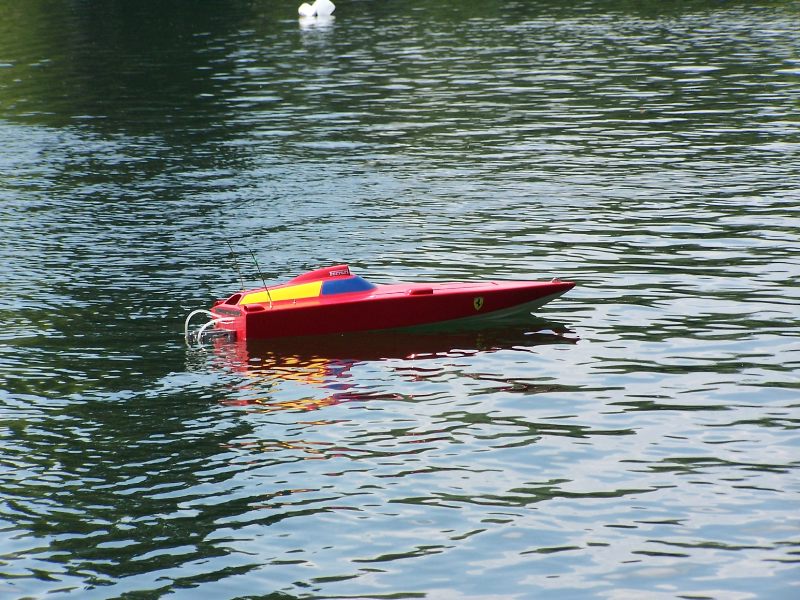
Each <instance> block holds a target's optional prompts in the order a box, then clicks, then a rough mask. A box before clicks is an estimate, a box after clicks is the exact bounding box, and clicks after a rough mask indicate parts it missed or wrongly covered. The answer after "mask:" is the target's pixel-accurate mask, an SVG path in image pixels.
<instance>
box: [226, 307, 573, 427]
mask: <svg viewBox="0 0 800 600" xmlns="http://www.w3.org/2000/svg"><path fill="white" fill-rule="evenodd" d="M571 333H572V332H571V331H570V330H569V329H567V328H566V327H565V326H564V325H563V324H560V323H555V322H552V321H545V320H542V319H538V318H537V319H532V318H528V319H525V320H524V322H523V323H520V321H519V320H517V321H516V323H513V322H512V323H507V324H495V325H493V326H491V327H486V326H484V327H479V328H468V327H467V328H461V329H459V330H456V331H452V330H448V331H442V330H436V329H426V330H418V331H410V330H406V331H376V332H367V333H358V334H345V335H329V336H321V337H298V338H288V339H274V340H252V341H239V342H225V341H222V340H217V341H215V342H214V346H213V348H214V358H213V361H214V363H215V365H216V366H217V367H220V368H223V369H225V370H227V371H230V372H234V373H239V374H242V375H244V379H243V380H242V382H241V384H240V386H237V387H238V389H237V391H236V394H235V397H232V398H228V399H227V400H225V401H224V402H225V404H227V405H231V406H242V407H245V406H249V407H251V408H253V409H256V410H259V411H265V412H273V411H313V410H317V409H320V408H322V407H325V406H330V405H334V404H339V403H342V402H352V401H362V402H364V401H370V400H378V399H399V398H400V396H399V395H398V394H397V393H396V391H386V390H385V389H384V390H381V389H380V386H377V387H376V386H374V385H368V384H367V383H366V382H361V383H359V381H358V376H357V375H354V373H353V370H354V368H355V367H358V366H362V365H370V364H372V365H374V366H380V365H382V364H383V365H387V366H388V368H390V369H392V370H393V371H395V372H397V373H398V374H399V375H401V376H403V377H406V378H411V379H417V378H419V377H420V374H421V373H423V372H424V370H420V368H418V366H417V361H424V360H430V359H440V358H457V357H468V356H474V355H478V354H482V353H492V352H497V351H500V350H510V349H513V350H515V351H520V352H525V351H527V352H534V351H535V347H536V346H541V345H546V344H574V343H576V342H577V341H578V339H577V338H576V337H574V336H570V335H569V334H571ZM435 370H436V371H438V369H435ZM298 388H299V389H298ZM309 388H310V389H309ZM393 389H394V390H396V386H393Z"/></svg>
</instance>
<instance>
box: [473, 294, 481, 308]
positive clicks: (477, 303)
mask: <svg viewBox="0 0 800 600" xmlns="http://www.w3.org/2000/svg"><path fill="white" fill-rule="evenodd" d="M472 306H474V307H475V310H480V309H482V308H483V296H477V297H475V299H474V300H473V301H472Z"/></svg>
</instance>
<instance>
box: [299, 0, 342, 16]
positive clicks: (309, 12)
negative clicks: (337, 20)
mask: <svg viewBox="0 0 800 600" xmlns="http://www.w3.org/2000/svg"><path fill="white" fill-rule="evenodd" d="M334 10H336V5H335V4H334V3H333V2H331V0H314V4H309V3H308V2H303V3H302V4H301V5H300V8H298V9H297V13H298V14H299V15H300V16H301V17H314V16H316V17H330V16H331V15H332V14H333V11H334Z"/></svg>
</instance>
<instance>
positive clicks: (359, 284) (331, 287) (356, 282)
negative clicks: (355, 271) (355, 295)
mask: <svg viewBox="0 0 800 600" xmlns="http://www.w3.org/2000/svg"><path fill="white" fill-rule="evenodd" d="M374 289H375V286H374V285H372V284H371V283H370V282H369V281H367V280H366V279H362V278H361V277H359V276H358V275H355V276H354V277H348V278H347V279H331V280H329V281H325V282H323V284H322V294H321V295H322V296H332V295H333V294H347V293H349V292H366V291H367V290H374Z"/></svg>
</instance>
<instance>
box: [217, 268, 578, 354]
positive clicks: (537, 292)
mask: <svg viewBox="0 0 800 600" xmlns="http://www.w3.org/2000/svg"><path fill="white" fill-rule="evenodd" d="M329 269H330V271H329V272H330V273H335V275H333V276H329V277H325V276H320V279H324V280H326V281H328V280H343V279H348V278H350V277H352V276H351V275H350V273H349V271H348V272H347V275H344V276H342V275H341V272H340V271H338V270H336V269H339V267H330V268H329ZM324 271H325V269H321V270H319V271H315V272H314V273H322V272H324ZM308 280H309V279H307V278H305V276H300V277H298V278H295V280H293V282H300V281H302V282H307V281H308ZM312 280H313V278H312ZM293 282H290V283H293ZM574 285H575V284H574V283H572V282H569V281H552V282H536V281H485V282H458V283H422V284H419V283H417V284H414V283H402V284H392V285H376V286H374V287H373V288H372V289H369V290H365V291H356V292H349V293H336V294H332V295H320V296H317V297H313V298H301V299H296V300H282V301H277V302H272V303H271V304H270V303H269V302H259V303H252V304H247V305H241V304H239V301H240V300H241V298H243V297H246V295H247V294H252V293H255V292H258V291H260V290H249V291H245V292H241V293H240V294H235V295H234V296H232V297H231V298H229V299H227V300H224V301H219V302H218V303H217V304H215V305H214V307H212V309H211V312H212V313H214V314H215V315H216V316H217V317H220V318H222V319H223V320H222V321H220V322H218V323H217V327H218V328H223V329H227V330H232V331H235V332H236V336H237V338H238V339H265V338H283V337H294V336H307V335H326V334H336V333H346V332H356V331H369V330H380V329H396V328H407V327H416V326H425V325H432V324H439V323H447V322H450V321H455V320H459V319H466V318H473V317H483V316H486V317H490V316H491V315H494V314H498V313H503V312H507V311H510V310H513V309H515V308H519V309H520V310H525V309H526V308H530V309H531V310H532V309H534V308H537V307H539V306H541V305H542V304H544V303H546V302H549V301H550V300H553V299H555V298H557V297H559V296H560V295H562V294H564V293H565V292H567V291H568V290H570V289H571V288H572V287H574ZM280 287H285V286H275V287H270V288H269V289H278V288H280ZM261 290H263V288H261Z"/></svg>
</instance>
